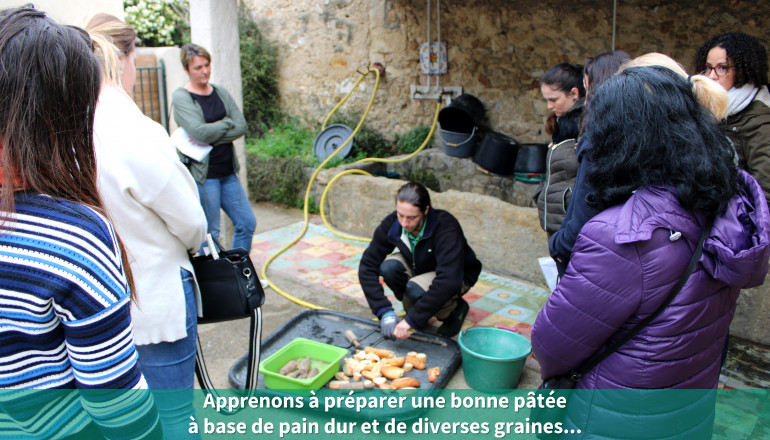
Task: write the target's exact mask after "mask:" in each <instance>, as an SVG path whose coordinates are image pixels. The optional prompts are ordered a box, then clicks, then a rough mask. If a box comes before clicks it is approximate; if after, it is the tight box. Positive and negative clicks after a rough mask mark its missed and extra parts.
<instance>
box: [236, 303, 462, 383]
mask: <svg viewBox="0 0 770 440" xmlns="http://www.w3.org/2000/svg"><path fill="white" fill-rule="evenodd" d="M345 330H352V331H353V333H355V334H356V336H357V337H358V341H359V342H360V343H361V346H362V347H365V346H367V345H371V346H372V347H377V348H384V349H388V350H393V351H395V352H396V354H397V355H398V356H404V355H406V353H407V352H410V351H416V352H418V353H425V354H426V355H427V357H428V362H427V366H428V367H440V368H441V374H440V375H439V377H438V379H436V381H435V382H433V383H430V381H428V369H427V368H426V369H425V370H417V369H413V370H412V371H410V372H409V374H408V376H409V377H414V378H415V379H417V380H418V381H420V388H421V389H436V388H444V387H445V386H446V384H447V382H448V381H449V379H450V378H451V377H452V375H453V374H454V373H455V371H456V370H457V367H458V366H459V365H460V361H461V360H462V356H461V353H460V346H459V345H458V344H457V342H455V341H453V340H452V339H449V338H447V337H444V336H441V335H435V334H428V333H422V332H417V333H414V334H412V335H411V336H410V337H409V338H408V339H404V340H395V341H391V340H387V339H384V338H382V335H381V334H380V324H379V323H378V322H376V321H372V320H367V319H364V318H360V317H358V316H353V315H348V314H345V313H339V312H332V311H328V310H305V311H304V312H301V313H299V314H297V315H295V316H294V317H293V318H292V319H290V320H289V321H288V322H287V323H286V324H284V325H283V326H282V327H281V328H279V329H278V330H276V331H275V332H273V333H272V334H271V335H270V336H268V337H267V338H265V339H263V340H262V351H261V353H260V358H261V359H267V357H268V356H270V355H271V354H273V353H275V352H276V351H278V350H280V349H281V348H283V347H284V346H285V345H286V344H288V343H289V342H291V341H293V340H294V338H297V337H303V338H307V339H312V340H314V341H318V342H323V343H325V344H330V345H336V346H337V347H343V348H347V349H348V350H349V351H350V355H353V354H355V352H356V348H355V347H354V346H353V344H351V343H350V342H348V340H347V339H345V336H344V332H345ZM247 364H248V353H247V354H245V355H243V356H242V357H241V358H239V359H238V360H237V361H235V363H234V364H233V366H232V367H230V374H229V377H228V379H229V382H230V385H231V386H232V387H233V388H237V389H243V387H244V383H245V382H246V366H247ZM257 388H265V386H264V377H263V376H262V375H261V374H260V375H259V380H258V382H257Z"/></svg>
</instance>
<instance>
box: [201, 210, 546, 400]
mask: <svg viewBox="0 0 770 440" xmlns="http://www.w3.org/2000/svg"><path fill="white" fill-rule="evenodd" d="M254 212H255V214H256V216H257V222H258V224H257V232H256V233H257V234H261V233H264V232H266V231H272V230H274V229H277V228H281V227H284V226H287V225H291V224H295V223H297V222H301V221H302V219H303V216H302V212H301V211H300V210H296V209H285V208H281V207H277V206H275V205H273V204H270V203H257V204H255V205H254ZM255 265H257V264H256V262H255ZM257 269H258V270H260V271H261V264H259V267H257ZM268 277H270V279H271V281H273V282H274V283H277V284H278V285H279V287H280V288H281V289H282V290H283V291H285V292H286V293H288V294H289V295H291V296H294V297H296V298H298V299H303V300H306V301H308V302H311V303H313V304H317V305H319V306H322V307H326V308H328V309H330V310H334V311H338V312H344V313H348V314H351V315H355V316H360V317H363V318H367V319H370V318H371V317H372V315H371V312H370V311H369V309H368V308H367V307H364V306H363V305H361V304H360V303H359V302H357V301H351V300H349V299H346V298H344V297H340V296H335V295H330V294H328V289H322V288H317V289H314V288H312V287H308V284H307V283H303V284H300V283H298V282H295V281H294V280H292V278H290V277H286V276H280V274H277V273H275V274H274V272H273V271H272V270H271V271H270V272H268ZM266 295H267V297H266V300H265V304H264V306H263V307H262V311H263V331H262V335H263V339H264V338H266V337H267V336H269V335H270V334H271V333H273V332H274V331H276V330H278V329H279V328H281V327H282V326H283V325H284V324H285V323H286V322H288V321H289V320H290V319H291V318H292V317H294V316H295V315H297V314H298V313H301V312H302V311H304V310H307V309H306V308H305V307H302V306H300V305H297V304H295V303H293V302H291V301H289V300H287V299H285V298H284V297H283V296H281V295H279V294H277V293H276V292H275V291H273V289H267V292H266ZM198 331H199V333H200V337H201V342H202V344H203V346H204V352H205V354H206V360H207V366H208V369H209V373H210V374H211V378H212V381H213V382H214V384H215V385H216V386H217V387H218V388H230V383H229V382H228V375H229V372H230V368H231V366H232V365H233V364H234V363H235V362H236V361H237V360H238V359H239V358H240V357H241V356H243V354H244V353H245V352H246V349H247V348H246V347H247V342H248V337H249V334H248V331H249V326H248V320H247V319H245V320H239V321H232V322H226V323H218V324H206V325H201V326H200V327H199V330H198ZM539 383H540V373H539V371H538V370H537V364H536V363H534V362H532V361H529V362H528V363H527V365H526V366H525V368H524V371H523V372H522V377H521V380H520V382H519V387H520V388H536V387H537V386H538V385H539ZM447 388H452V389H464V388H468V386H467V384H466V383H465V379H464V376H463V371H462V367H460V369H458V370H457V372H456V373H455V374H454V376H453V377H452V378H451V379H450V380H449V382H448V384H447Z"/></svg>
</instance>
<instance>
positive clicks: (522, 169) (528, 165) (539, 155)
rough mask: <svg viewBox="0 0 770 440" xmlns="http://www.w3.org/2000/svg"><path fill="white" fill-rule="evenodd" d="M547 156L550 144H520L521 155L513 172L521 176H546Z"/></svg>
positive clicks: (517, 158) (518, 156)
mask: <svg viewBox="0 0 770 440" xmlns="http://www.w3.org/2000/svg"><path fill="white" fill-rule="evenodd" d="M547 156H548V144H536V143H529V144H519V154H518V155H517V157H516V163H515V165H514V166H513V171H514V172H515V173H521V174H542V175H545V171H546V158H547Z"/></svg>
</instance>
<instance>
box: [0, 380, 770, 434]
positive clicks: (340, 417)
mask: <svg viewBox="0 0 770 440" xmlns="http://www.w3.org/2000/svg"><path fill="white" fill-rule="evenodd" d="M118 393H120V392H118ZM127 393H132V392H130V391H129V392H127ZM133 393H136V392H133ZM219 393H220V397H218V398H216V397H213V396H212V395H209V394H207V393H205V392H203V391H201V390H196V391H195V401H194V405H195V411H196V414H195V418H194V419H195V420H190V423H189V425H188V431H189V432H197V433H199V434H201V435H202V437H203V438H204V439H208V438H211V439H216V438H221V439H230V438H259V439H292V440H302V439H312V440H322V439H376V438H383V439H384V438H386V437H387V438H391V437H393V436H396V437H398V438H400V439H419V440H428V439H430V440H433V439H534V438H537V434H540V437H542V438H567V439H570V438H582V437H583V436H586V435H597V436H603V437H606V438H624V439H634V438H638V439H654V438H667V437H669V436H672V435H680V436H684V437H682V438H713V439H717V440H719V439H730V440H736V439H767V438H770V403H768V400H769V399H770V395H769V394H768V390H736V389H729V390H573V391H571V392H567V393H560V392H555V393H553V394H540V393H541V391H536V390H487V391H486V392H482V391H477V390H390V391H385V390H344V391H343V390H326V389H324V390H315V391H310V390H259V391H257V393H256V395H255V396H253V397H251V398H248V397H243V395H242V393H241V391H237V390H221V391H219ZM172 395H173V393H172ZM80 396H81V395H80V394H79V393H78V392H77V391H5V392H0V411H2V412H1V413H0V438H6V437H8V438H36V437H34V436H31V435H29V436H25V435H24V434H23V431H24V426H14V423H16V422H19V421H22V420H23V421H24V425H25V426H31V425H32V424H33V423H31V421H30V420H29V416H30V414H37V416H38V417H40V418H41V421H40V423H43V422H44V420H42V418H44V416H45V414H44V413H43V414H41V413H40V411H39V409H40V405H41V402H45V401H68V402H71V401H73V400H75V399H77V398H79V397H80ZM166 397H168V396H166ZM109 398H110V399H111V400H114V401H116V402H120V401H121V399H116V398H115V395H114V394H112V395H109ZM89 399H90V400H91V401H93V400H95V399H94V398H93V396H89ZM125 400H126V401H128V402H131V401H132V399H125ZM533 410H540V412H541V415H540V416H539V418H534V417H533V415H532V411H533ZM232 411H237V412H236V413H235V414H230V415H228V414H227V413H230V412H232ZM561 413H564V415H563V417H562V416H560V414H561ZM44 431H45V432H51V430H50V429H48V430H44ZM544 433H545V434H549V433H550V434H552V436H551V437H548V436H547V435H543V434H544ZM173 434H180V433H173ZM556 434H559V435H561V436H556Z"/></svg>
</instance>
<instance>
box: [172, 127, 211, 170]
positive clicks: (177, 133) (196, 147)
mask: <svg viewBox="0 0 770 440" xmlns="http://www.w3.org/2000/svg"><path fill="white" fill-rule="evenodd" d="M171 143H173V144H174V147H176V149H177V150H179V152H180V153H182V154H184V155H185V156H187V157H189V158H190V159H192V160H194V161H197V162H200V161H202V160H203V158H205V157H206V155H208V154H209V153H210V152H211V148H212V146H211V145H208V144H204V143H202V142H198V141H196V140H195V139H193V138H192V137H191V136H190V135H189V134H187V130H185V129H184V128H182V127H179V128H177V129H176V130H174V133H173V134H172V135H171Z"/></svg>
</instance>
